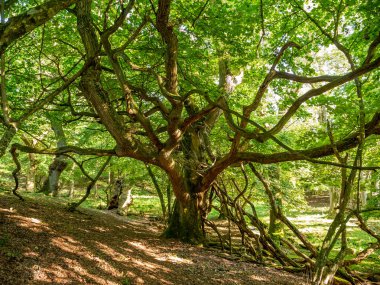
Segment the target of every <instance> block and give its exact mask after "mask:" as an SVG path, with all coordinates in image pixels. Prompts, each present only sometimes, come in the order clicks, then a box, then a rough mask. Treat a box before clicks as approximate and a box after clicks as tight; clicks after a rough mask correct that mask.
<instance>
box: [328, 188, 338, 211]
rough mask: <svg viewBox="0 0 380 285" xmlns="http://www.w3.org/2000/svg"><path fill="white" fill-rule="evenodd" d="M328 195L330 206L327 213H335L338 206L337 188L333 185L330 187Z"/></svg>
mask: <svg viewBox="0 0 380 285" xmlns="http://www.w3.org/2000/svg"><path fill="white" fill-rule="evenodd" d="M329 196H330V208H329V214H330V215H335V214H336V207H337V206H338V202H339V201H338V198H339V195H338V190H337V189H335V188H334V187H331V188H330V190H329Z"/></svg>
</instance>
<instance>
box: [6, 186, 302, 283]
mask: <svg viewBox="0 0 380 285" xmlns="http://www.w3.org/2000/svg"><path fill="white" fill-rule="evenodd" d="M161 232H162V226H161V225H160V224H159V223H157V222H152V221H150V220H149V219H146V218H134V219H132V218H130V217H128V218H125V217H118V216H116V215H114V214H113V213H108V214H107V213H105V211H100V210H90V209H83V208H80V210H79V211H76V212H74V213H71V212H68V211H66V209H65V205H64V204H62V203H54V202H52V201H44V200H41V199H38V200H37V199H32V198H27V201H25V202H20V201H19V200H18V199H17V198H15V197H13V196H9V195H5V194H1V193H0V284H7V285H13V284H15V285H19V284H121V285H127V284H130V285H132V284H148V285H154V284H176V285H177V284H178V285H181V284H205V285H206V284H207V285H212V284H253V285H254V284H276V285H280V284H307V283H308V282H307V280H306V278H305V277H304V276H298V275H294V274H290V273H287V272H285V271H281V270H277V269H274V268H268V267H263V266H258V265H255V264H252V263H248V262H244V261H241V260H232V259H231V258H230V257H229V256H228V255H227V254H225V253H223V252H221V251H210V250H207V249H205V248H202V247H197V246H191V245H188V244H184V243H181V242H179V241H176V240H170V239H163V238H160V233H161Z"/></svg>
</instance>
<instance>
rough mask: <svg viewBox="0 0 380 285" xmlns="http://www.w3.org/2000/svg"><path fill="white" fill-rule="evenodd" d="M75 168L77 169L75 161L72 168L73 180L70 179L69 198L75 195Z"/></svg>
mask: <svg viewBox="0 0 380 285" xmlns="http://www.w3.org/2000/svg"><path fill="white" fill-rule="evenodd" d="M74 169H75V163H73V166H72V168H71V175H70V176H71V181H70V190H69V198H70V199H71V198H73V197H74V191H75V178H74Z"/></svg>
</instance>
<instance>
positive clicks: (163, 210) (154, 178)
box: [145, 164, 166, 219]
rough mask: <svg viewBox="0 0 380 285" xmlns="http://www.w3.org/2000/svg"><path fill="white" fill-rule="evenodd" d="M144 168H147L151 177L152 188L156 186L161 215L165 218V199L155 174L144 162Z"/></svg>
mask: <svg viewBox="0 0 380 285" xmlns="http://www.w3.org/2000/svg"><path fill="white" fill-rule="evenodd" d="M145 167H146V169H147V170H148V174H149V176H150V178H151V179H152V182H153V185H154V188H156V191H157V194H158V197H159V199H160V204H161V209H162V216H163V218H164V219H165V218H166V206H165V199H164V194H163V193H162V191H161V188H160V185H159V184H158V181H157V179H156V176H155V175H154V173H153V171H152V169H151V168H150V166H149V165H148V164H145Z"/></svg>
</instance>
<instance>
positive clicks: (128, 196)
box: [117, 188, 133, 216]
mask: <svg viewBox="0 0 380 285" xmlns="http://www.w3.org/2000/svg"><path fill="white" fill-rule="evenodd" d="M132 203H133V197H132V188H129V189H128V190H125V189H124V190H122V193H121V194H120V196H119V203H118V207H117V213H118V214H119V215H121V216H126V215H127V214H128V210H129V207H130V206H131V205H132Z"/></svg>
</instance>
